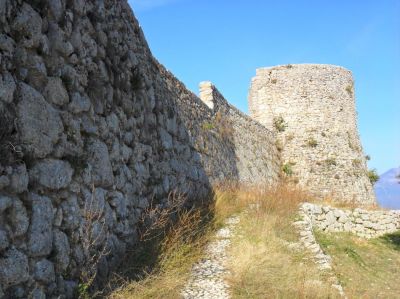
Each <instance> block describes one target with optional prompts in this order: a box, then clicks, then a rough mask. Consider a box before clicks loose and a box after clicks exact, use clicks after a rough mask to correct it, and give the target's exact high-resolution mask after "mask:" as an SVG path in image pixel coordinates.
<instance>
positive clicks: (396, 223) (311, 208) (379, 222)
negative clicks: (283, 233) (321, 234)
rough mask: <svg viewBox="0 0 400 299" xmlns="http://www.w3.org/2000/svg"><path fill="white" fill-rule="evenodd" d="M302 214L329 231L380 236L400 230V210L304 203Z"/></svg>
mask: <svg viewBox="0 0 400 299" xmlns="http://www.w3.org/2000/svg"><path fill="white" fill-rule="evenodd" d="M300 214H301V215H302V216H303V218H304V217H308V219H309V220H310V221H311V223H312V225H313V227H315V228H318V229H320V230H323V231H329V232H350V233H354V234H356V235H358V236H360V237H363V238H374V237H379V236H382V235H384V234H387V233H393V232H396V231H398V230H400V210H391V211H390V210H389V211H388V210H371V211H369V210H364V209H360V208H356V209H353V210H342V209H338V208H334V207H330V206H321V205H316V204H311V203H304V204H303V205H302V206H301V208H300Z"/></svg>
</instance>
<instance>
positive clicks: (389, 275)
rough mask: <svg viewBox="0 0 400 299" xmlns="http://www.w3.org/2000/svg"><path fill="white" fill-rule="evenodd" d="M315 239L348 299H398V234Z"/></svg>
mask: <svg viewBox="0 0 400 299" xmlns="http://www.w3.org/2000/svg"><path fill="white" fill-rule="evenodd" d="M316 237H317V240H318V242H319V243H320V244H321V246H322V248H323V249H324V250H325V251H326V252H327V253H328V254H330V256H331V257H332V259H333V267H334V271H335V272H336V275H337V276H338V278H339V279H340V281H341V284H342V285H343V287H344V290H345V292H346V295H347V296H348V297H349V298H366V299H367V298H371V299H372V298H399V294H400V286H399V283H398V282H399V281H400V232H398V233H394V234H388V235H385V236H383V237H381V238H377V239H372V240H366V239H362V238H359V237H357V236H354V235H351V234H349V233H330V234H329V233H322V232H317V233H316Z"/></svg>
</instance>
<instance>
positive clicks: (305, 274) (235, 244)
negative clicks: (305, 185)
mask: <svg viewBox="0 0 400 299" xmlns="http://www.w3.org/2000/svg"><path fill="white" fill-rule="evenodd" d="M224 194H226V193H224ZM227 194H228V196H226V195H225V196H219V197H218V201H217V205H216V207H217V208H216V210H217V211H218V213H219V214H221V213H222V212H228V213H234V212H237V211H240V210H242V211H244V212H243V213H242V214H241V221H240V224H239V227H238V233H237V235H236V236H235V237H234V239H233V241H232V246H231V249H230V254H231V261H232V262H231V263H230V270H231V272H232V275H231V277H229V281H230V284H231V286H232V291H233V297H234V298H335V297H337V293H336V292H335V291H334V290H332V288H331V287H330V283H329V282H328V281H327V278H326V277H325V276H324V274H323V273H321V272H320V271H319V270H318V269H317V268H316V266H315V264H314V263H313V262H312V261H310V259H309V256H308V254H307V253H305V252H301V251H293V250H291V249H289V248H288V243H291V242H295V241H297V239H298V236H297V233H296V232H295V230H294V228H293V226H292V222H293V221H294V220H295V217H296V214H297V211H298V206H299V204H300V203H301V202H303V201H306V200H307V201H309V200H310V196H309V195H308V194H307V193H305V192H303V191H301V190H299V189H296V188H291V187H288V186H285V185H281V186H278V187H276V188H267V187H262V186H261V187H252V188H251V187H247V188H246V187H242V188H240V189H238V190H237V191H236V194H235V196H234V199H233V200H232V195H231V194H232V191H229V192H228V193H227ZM248 207H250V208H248Z"/></svg>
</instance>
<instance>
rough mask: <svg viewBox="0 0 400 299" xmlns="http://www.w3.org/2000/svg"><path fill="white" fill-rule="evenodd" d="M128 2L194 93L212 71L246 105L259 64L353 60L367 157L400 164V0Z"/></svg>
mask: <svg viewBox="0 0 400 299" xmlns="http://www.w3.org/2000/svg"><path fill="white" fill-rule="evenodd" d="M129 2H130V4H131V6H132V7H133V10H134V13H135V15H136V17H137V18H138V19H139V21H140V24H141V26H142V28H143V30H144V33H145V35H146V38H147V41H148V43H149V45H150V48H151V50H152V52H153V54H154V56H155V57H156V58H157V59H158V60H159V61H160V62H161V63H162V64H164V65H165V66H166V67H167V68H168V69H169V70H171V71H172V72H173V73H174V74H175V75H176V76H177V77H178V78H179V79H180V80H181V81H183V82H184V83H185V84H186V86H187V87H188V88H189V89H191V90H192V91H194V92H195V93H198V83H199V82H200V81H205V80H210V81H212V82H213V83H214V84H215V85H216V86H217V88H218V89H219V90H220V91H221V92H222V94H223V95H224V96H225V98H226V99H227V100H229V101H230V102H231V103H232V104H234V105H235V106H236V107H238V108H239V109H241V110H242V111H244V112H247V111H248V110H247V92H248V89H249V86H250V79H251V78H252V77H253V76H254V75H255V69H256V68H258V67H263V66H273V65H278V64H288V63H291V64H295V63H326V64H336V65H341V66H344V67H346V68H348V69H350V70H351V71H352V72H353V76H354V78H355V82H356V84H355V88H356V99H357V109H358V120H359V129H360V134H361V140H362V143H363V146H364V151H365V153H366V154H369V155H370V156H371V157H372V160H371V161H370V162H369V166H370V167H371V168H377V169H378V172H379V173H382V172H384V171H386V170H387V169H389V168H392V167H396V166H400V0H379V1H377V0H334V1H332V0H314V1H313V0H298V1H296V0H290V1H289V0H286V1H276V0H275V1H268V0H202V1H200V0H129Z"/></svg>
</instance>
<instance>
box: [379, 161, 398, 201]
mask: <svg viewBox="0 0 400 299" xmlns="http://www.w3.org/2000/svg"><path fill="white" fill-rule="evenodd" d="M399 175H400V167H398V168H392V169H390V170H388V171H386V172H385V173H384V174H382V175H381V176H380V178H379V181H377V182H376V184H375V186H374V188H375V193H376V197H377V200H378V204H379V205H380V206H381V207H383V208H388V209H400V179H399V178H397V176H399Z"/></svg>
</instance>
